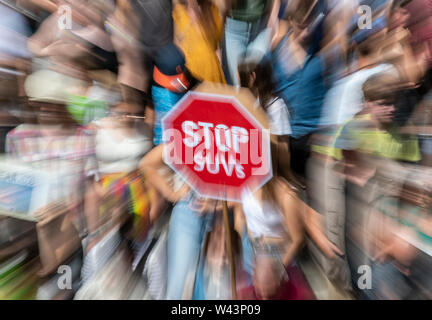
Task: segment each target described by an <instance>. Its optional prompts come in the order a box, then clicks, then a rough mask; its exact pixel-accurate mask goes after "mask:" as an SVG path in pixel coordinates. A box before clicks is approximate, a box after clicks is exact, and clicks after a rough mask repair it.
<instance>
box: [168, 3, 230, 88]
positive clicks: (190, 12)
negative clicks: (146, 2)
mask: <svg viewBox="0 0 432 320" xmlns="http://www.w3.org/2000/svg"><path fill="white" fill-rule="evenodd" d="M173 20H174V41H175V43H176V44H177V45H178V46H179V47H180V48H181V49H182V51H183V52H184V55H185V58H186V67H187V68H188V70H189V71H190V73H191V74H192V76H194V77H195V78H196V79H198V80H200V81H210V82H217V83H225V77H224V74H223V71H222V67H221V64H220V61H219V59H218V56H217V54H216V51H217V50H218V49H219V42H220V40H221V38H222V28H223V25H222V18H221V17H220V15H219V10H218V8H217V7H216V6H215V5H214V4H213V2H212V1H210V0H174V7H173Z"/></svg>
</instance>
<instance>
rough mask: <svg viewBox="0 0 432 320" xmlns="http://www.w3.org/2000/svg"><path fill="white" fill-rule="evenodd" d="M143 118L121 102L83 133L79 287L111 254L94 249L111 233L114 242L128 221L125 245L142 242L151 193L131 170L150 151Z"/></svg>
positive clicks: (140, 112)
mask: <svg viewBox="0 0 432 320" xmlns="http://www.w3.org/2000/svg"><path fill="white" fill-rule="evenodd" d="M143 114H144V110H143V107H142V106H140V105H134V104H130V103H125V102H121V103H119V104H117V105H115V106H114V107H112V108H111V112H110V115H109V116H108V117H105V118H103V119H100V120H97V121H94V122H93V123H91V124H90V125H89V127H88V130H89V132H88V133H87V134H88V135H90V136H91V137H92V138H93V146H94V156H93V157H92V158H91V159H90V161H93V163H91V162H90V163H89V164H88V168H87V170H88V179H87V188H86V202H85V214H86V219H87V228H88V237H87V244H86V248H85V252H86V255H87V256H88V257H87V258H86V260H85V261H84V271H83V279H84V281H85V280H86V279H88V278H89V277H90V276H91V274H93V273H94V272H96V271H97V269H98V268H99V267H101V264H103V260H104V259H105V258H107V257H108V256H110V255H111V254H112V253H113V250H115V247H111V248H110V249H109V250H108V249H107V250H108V252H104V250H103V248H102V247H101V245H100V243H104V242H106V241H110V240H109V239H111V238H112V237H114V236H113V232H114V234H117V237H118V229H117V228H119V227H121V226H122V225H124V224H125V223H126V222H127V221H128V220H130V221H132V224H133V227H132V230H131V234H130V235H129V237H130V239H131V240H132V241H143V240H144V239H145V237H146V233H147V231H148V229H149V227H150V225H151V223H152V222H153V221H154V219H156V218H155V217H154V216H153V211H152V197H153V194H154V193H153V191H152V190H151V188H149V186H148V185H147V183H146V181H145V180H144V178H143V176H142V175H141V174H140V173H139V171H138V170H137V169H138V164H139V161H140V159H141V158H142V156H143V155H144V154H146V153H147V152H148V151H149V150H150V149H151V147H152V143H151V135H150V132H149V131H150V130H149V128H148V126H147V125H146V124H145V123H144V121H143V118H144V116H143ZM116 230H117V231H116ZM107 237H108V238H109V239H108V238H107ZM107 239H108V240H107ZM92 250H93V251H94V252H93V253H92ZM101 250H102V251H101ZM110 250H111V251H110ZM94 259H95V260H94Z"/></svg>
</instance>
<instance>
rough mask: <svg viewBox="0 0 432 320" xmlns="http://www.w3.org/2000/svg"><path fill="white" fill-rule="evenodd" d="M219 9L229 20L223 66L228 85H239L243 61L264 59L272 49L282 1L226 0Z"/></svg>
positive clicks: (226, 23) (220, 3)
mask: <svg viewBox="0 0 432 320" xmlns="http://www.w3.org/2000/svg"><path fill="white" fill-rule="evenodd" d="M219 6H220V9H221V11H222V12H223V15H224V16H225V17H226V19H225V37H224V42H223V45H222V64H223V67H224V73H225V77H226V79H227V83H228V84H230V85H239V83H240V82H239V78H238V73H237V71H238V70H237V68H238V62H239V59H240V58H241V57H242V56H244V55H246V56H249V57H252V56H254V57H255V59H257V60H260V58H262V57H263V56H264V55H265V54H267V53H268V51H269V50H270V45H271V41H272V38H273V37H274V35H275V33H276V29H277V19H278V13H279V9H280V1H279V0H225V1H220V2H219Z"/></svg>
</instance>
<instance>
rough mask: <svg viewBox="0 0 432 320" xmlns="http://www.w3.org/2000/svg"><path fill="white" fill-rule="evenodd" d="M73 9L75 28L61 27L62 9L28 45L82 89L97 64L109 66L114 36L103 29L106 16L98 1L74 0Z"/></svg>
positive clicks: (53, 70) (40, 28)
mask: <svg viewBox="0 0 432 320" xmlns="http://www.w3.org/2000/svg"><path fill="white" fill-rule="evenodd" d="M59 4H60V5H62V4H67V5H69V6H71V10H72V21H71V23H72V28H71V29H70V30H68V29H61V28H60V27H59V25H58V21H59V19H60V18H61V16H60V14H59V13H58V12H54V13H53V14H51V16H50V17H48V18H47V19H46V20H45V21H44V22H43V23H42V25H41V26H40V27H39V29H38V31H37V32H36V33H35V34H34V35H33V36H32V37H31V38H30V39H29V42H28V48H29V50H30V51H31V52H32V53H33V54H34V55H35V56H36V57H38V58H42V59H45V60H46V61H47V62H48V66H42V68H48V69H49V70H50V71H51V72H52V73H53V72H55V73H58V74H60V75H63V78H64V79H65V81H68V82H69V83H70V82H72V79H73V80H74V82H75V85H74V86H73V87H74V88H71V90H75V91H77V90H80V89H81V90H82V87H86V85H87V84H86V82H87V81H88V77H87V73H86V71H87V70H88V69H90V68H97V66H95V64H96V65H98V64H99V65H100V64H101V63H104V64H105V65H104V67H105V68H106V69H109V68H111V69H112V70H114V71H115V62H114V63H113V64H114V66H110V63H111V61H112V54H113V48H112V44H111V41H110V38H109V36H108V34H107V33H106V32H104V30H103V21H104V19H103V16H104V14H103V13H102V12H101V10H100V9H99V8H97V7H96V3H93V4H92V5H91V6H86V5H85V3H84V2H83V1H82V0H73V1H70V2H67V3H63V2H60V3H59Z"/></svg>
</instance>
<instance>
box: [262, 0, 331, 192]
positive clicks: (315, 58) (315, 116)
mask: <svg viewBox="0 0 432 320" xmlns="http://www.w3.org/2000/svg"><path fill="white" fill-rule="evenodd" d="M324 12H325V10H324V8H323V2H321V1H301V2H297V5H295V6H294V5H293V6H290V7H289V9H288V23H289V28H288V30H287V33H286V34H285V35H284V36H283V38H282V39H280V41H279V43H275V48H274V50H273V51H272V53H271V60H272V66H273V70H274V77H273V78H274V79H273V81H274V82H275V86H276V94H277V95H279V96H280V97H282V98H283V99H284V101H285V103H286V104H287V106H288V107H289V111H290V124H291V130H292V134H291V136H290V153H291V168H292V170H293V173H295V174H296V175H297V176H298V177H299V178H301V179H302V180H303V184H304V177H305V171H306V162H307V159H308V158H309V155H310V145H309V138H310V136H311V134H312V133H313V132H315V131H316V129H317V127H318V124H319V120H320V116H321V111H322V106H323V100H324V97H325V93H326V91H327V84H326V82H325V72H324V71H325V68H326V66H325V61H324V58H323V57H322V55H321V54H320V52H319V49H320V34H321V31H322V23H323V21H324V20H323V19H324V16H325V14H324Z"/></svg>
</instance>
